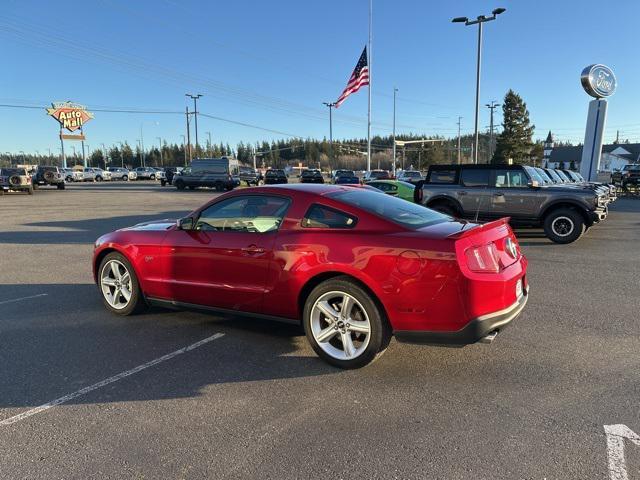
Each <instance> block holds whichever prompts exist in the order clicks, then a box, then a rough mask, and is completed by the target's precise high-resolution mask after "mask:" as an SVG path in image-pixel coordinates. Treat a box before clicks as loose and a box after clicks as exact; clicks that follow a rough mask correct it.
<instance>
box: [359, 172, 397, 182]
mask: <svg viewBox="0 0 640 480" xmlns="http://www.w3.org/2000/svg"><path fill="white" fill-rule="evenodd" d="M373 180H392V178H391V175H389V170H369V171H367V172H365V174H364V177H363V178H362V183H367V182H371V181H373Z"/></svg>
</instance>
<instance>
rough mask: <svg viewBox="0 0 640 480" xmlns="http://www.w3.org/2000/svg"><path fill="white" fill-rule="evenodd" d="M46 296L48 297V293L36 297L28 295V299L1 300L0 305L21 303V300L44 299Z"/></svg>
mask: <svg viewBox="0 0 640 480" xmlns="http://www.w3.org/2000/svg"><path fill="white" fill-rule="evenodd" d="M47 295H49V294H48V293H39V294H37V295H30V296H28V297H20V298H13V299H11V300H3V301H2V302H0V305H4V304H5V303H13V302H21V301H22V300H31V299H32V298H38V297H46V296H47Z"/></svg>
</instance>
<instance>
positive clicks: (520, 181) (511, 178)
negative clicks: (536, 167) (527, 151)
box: [495, 169, 529, 188]
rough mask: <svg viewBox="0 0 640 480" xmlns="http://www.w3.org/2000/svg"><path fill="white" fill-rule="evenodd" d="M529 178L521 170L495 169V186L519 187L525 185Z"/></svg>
mask: <svg viewBox="0 0 640 480" xmlns="http://www.w3.org/2000/svg"><path fill="white" fill-rule="evenodd" d="M527 183H529V179H528V178H527V177H526V175H525V174H524V171H522V170H502V169H500V170H496V181H495V187H498V188H519V187H526V186H527Z"/></svg>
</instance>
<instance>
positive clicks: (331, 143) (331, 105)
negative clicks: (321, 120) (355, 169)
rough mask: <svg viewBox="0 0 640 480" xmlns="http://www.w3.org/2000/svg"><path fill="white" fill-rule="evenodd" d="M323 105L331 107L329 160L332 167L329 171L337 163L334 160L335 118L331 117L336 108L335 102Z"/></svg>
mask: <svg viewBox="0 0 640 480" xmlns="http://www.w3.org/2000/svg"><path fill="white" fill-rule="evenodd" d="M322 104H323V105H326V106H327V107H329V153H330V155H329V159H330V162H331V165H329V170H331V167H332V166H335V161H334V158H333V117H332V116H331V110H332V109H333V107H335V106H336V104H335V102H322Z"/></svg>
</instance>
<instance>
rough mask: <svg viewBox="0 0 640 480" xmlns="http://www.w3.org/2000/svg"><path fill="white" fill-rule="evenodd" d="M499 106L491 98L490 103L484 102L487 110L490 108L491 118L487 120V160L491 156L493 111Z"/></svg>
mask: <svg viewBox="0 0 640 480" xmlns="http://www.w3.org/2000/svg"><path fill="white" fill-rule="evenodd" d="M499 106H500V104H499V103H496V101H495V100H491V103H487V104H485V107H487V108H488V109H489V110H491V117H490V118H491V119H490V121H489V162H491V159H492V158H493V143H494V142H493V111H494V110H495V109H496V108H498V107H499Z"/></svg>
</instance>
